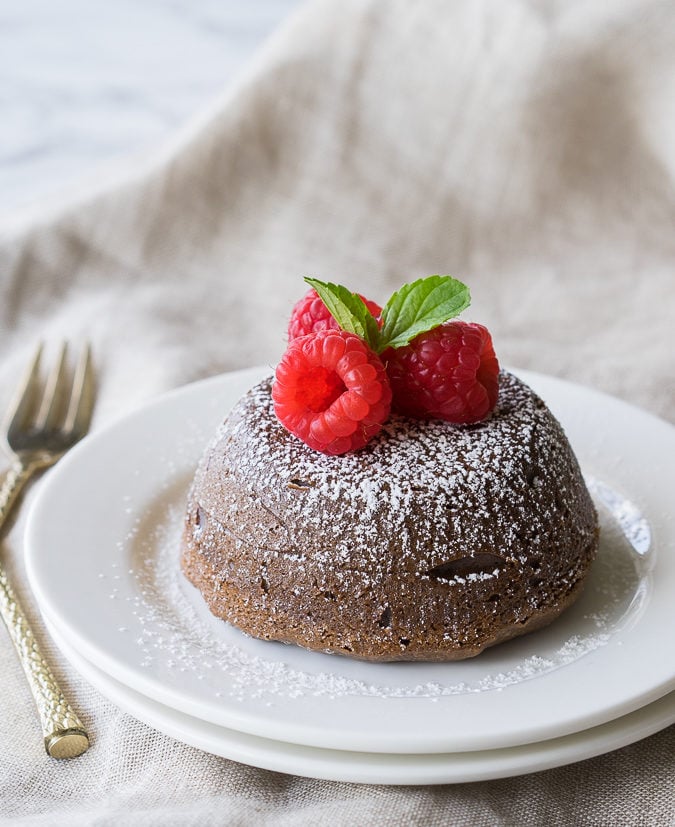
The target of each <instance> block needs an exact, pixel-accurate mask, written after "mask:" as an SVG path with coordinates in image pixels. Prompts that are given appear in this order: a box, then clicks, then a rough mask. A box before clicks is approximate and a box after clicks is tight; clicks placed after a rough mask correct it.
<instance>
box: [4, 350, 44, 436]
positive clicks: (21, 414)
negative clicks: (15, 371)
mask: <svg viewBox="0 0 675 827" xmlns="http://www.w3.org/2000/svg"><path fill="white" fill-rule="evenodd" d="M42 348H43V344H42V342H40V344H39V345H38V347H37V350H36V351H35V355H34V356H33V358H32V360H31V362H30V364H29V365H28V368H27V370H26V372H25V373H24V375H23V378H22V380H21V383H20V385H19V387H18V388H17V391H16V394H15V396H14V398H13V399H12V401H11V403H10V406H9V409H8V410H7V415H6V417H5V421H4V425H5V431H6V433H7V434H9V433H11V432H12V431H14V430H15V429H16V428H22V427H24V426H25V424H26V422H27V420H28V417H29V416H30V414H31V413H32V411H33V408H34V407H35V396H36V390H37V379H38V371H39V367H40V357H41V355H42Z"/></svg>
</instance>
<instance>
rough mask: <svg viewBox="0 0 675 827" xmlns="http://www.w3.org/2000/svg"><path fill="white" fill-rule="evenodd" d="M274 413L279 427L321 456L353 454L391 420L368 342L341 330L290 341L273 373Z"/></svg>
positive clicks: (382, 375) (383, 379)
mask: <svg viewBox="0 0 675 827" xmlns="http://www.w3.org/2000/svg"><path fill="white" fill-rule="evenodd" d="M272 398H273V399H274V411H275V413H276V415H277V418H278V419H279V421H280V422H281V424H282V425H283V426H284V427H285V428H286V429H287V430H289V431H290V432H291V433H292V434H295V436H297V437H299V438H300V439H301V440H302V441H303V442H305V443H307V445H309V447H310V448H313V449H314V450H316V451H322V452H323V453H324V454H344V453H345V452H347V451H356V450H358V449H359V448H363V446H364V445H365V444H366V443H367V442H368V441H369V440H370V439H372V437H374V436H375V434H377V433H379V431H380V429H381V427H382V423H383V422H384V421H385V420H386V419H387V417H388V416H389V409H390V406H391V388H390V387H389V380H388V378H387V373H386V371H385V369H384V365H383V364H382V362H381V361H380V358H379V357H378V356H377V355H376V354H375V353H374V352H373V351H372V350H371V349H370V348H369V347H368V346H367V345H366V343H365V342H364V341H363V340H362V339H360V338H359V337H358V336H355V335H354V334H353V333H347V332H346V331H344V330H320V331H319V332H318V333H311V334H309V335H308V336H301V337H299V338H297V339H294V340H293V341H292V342H291V343H290V344H289V346H288V349H287V350H286V353H284V355H283V357H282V359H281V361H280V362H279V365H278V366H277V370H276V381H275V382H274V385H273V386H272Z"/></svg>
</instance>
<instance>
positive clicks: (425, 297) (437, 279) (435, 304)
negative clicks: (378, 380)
mask: <svg viewBox="0 0 675 827" xmlns="http://www.w3.org/2000/svg"><path fill="white" fill-rule="evenodd" d="M470 301H471V297H470V295H469V288H468V287H467V286H466V285H465V284H462V282H461V281H458V280H457V279H453V278H451V277H450V276H428V277H427V278H424V279H418V280H417V281H414V282H412V283H411V284H404V285H403V287H401V289H400V290H397V291H396V293H394V295H393V296H392V297H391V298H390V299H389V301H388V302H387V304H386V305H385V306H384V308H383V310H382V329H381V330H380V337H379V338H380V341H379V347H378V352H380V353H381V352H382V351H383V350H385V349H386V348H388V347H403V346H404V345H407V344H408V342H410V341H412V340H413V339H414V338H415V336H419V334H420V333H425V332H426V331H427V330H432V329H433V328H434V327H438V325H440V324H443V322H447V321H448V319H452V318H453V317H454V316H457V315H458V314H459V313H461V312H462V310H465V309H466V308H467V307H468V306H469V303H470Z"/></svg>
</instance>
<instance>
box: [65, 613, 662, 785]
mask: <svg viewBox="0 0 675 827" xmlns="http://www.w3.org/2000/svg"><path fill="white" fill-rule="evenodd" d="M49 631H50V633H51V635H52V636H53V638H54V640H55V641H56V643H57V645H58V646H59V647H60V648H61V650H62V651H63V653H64V654H65V656H66V657H67V658H68V660H70V662H71V664H72V665H73V666H74V667H75V669H76V670H77V671H78V672H80V674H81V675H82V676H83V677H84V678H85V679H86V680H88V681H89V682H90V683H91V684H92V685H93V686H95V687H96V688H97V689H98V690H99V692H101V694H102V695H104V696H105V697H107V698H109V699H110V700H111V701H112V702H113V703H115V704H117V706H119V707H120V708H121V709H123V710H124V711H125V712H128V713H129V714H130V715H133V716H134V717H135V718H137V719H138V720H140V721H143V722H144V723H146V724H148V725H149V726H151V727H153V728H154V729H157V730H159V731H160V732H163V733H164V734H165V735H169V736H171V737H172V738H176V739H178V740H179V741H182V742H183V743H185V744H189V745H190V746H193V747H197V748H198V749H203V750H205V751H206V752H211V753H213V754H214V755H220V756H222V757H223V758H229V759H231V760H233V761H239V762H240V763H242V764H250V765H251V766H254V767H261V768H263V769H266V770H275V771H276V772H284V773H289V774H292V775H303V776H306V777H308V778H323V779H326V780H328V781H350V782H356V783H363V784H458V783H462V782H466V781H485V780H488V779H494V778H506V777H509V776H513V775H522V774H523V773H528V772H540V771H541V770H548V769H552V768H553V767H561V766H563V765H565V764H570V763H572V762H574V761H581V760H584V759H586V758H592V757H593V756H596V755H601V754H603V753H605V752H610V751H611V750H615V749H620V748H621V747H624V746H626V745H627V744H632V743H633V742H635V741H639V740H640V739H641V738H646V737H647V736H648V735H651V734H653V733H654V732H658V731H659V730H660V729H662V728H664V727H666V726H668V725H669V724H672V723H675V692H671V693H670V694H668V695H666V696H665V697H663V698H660V699H659V700H658V701H654V702H653V703H651V704H648V705H647V706H644V707H642V709H638V710H637V711H635V712H631V713H630V714H629V715H624V716H623V717H621V718H617V719H616V720H615V721H610V722H609V723H607V724H602V725H601V726H597V727H592V728H591V729H586V730H584V731H583V732H578V733H575V734H573V735H566V736H563V737H562V738H554V739H552V740H550V741H540V742H539V743H536V744H527V745H524V746H520V747H505V748H504V749H496V750H473V751H471V752H455V753H429V754H428V755H410V754H408V755H402V754H396V753H392V754H386V753H372V752H370V753H369V752H351V751H349V750H331V749H320V748H318V747H305V746H302V745H299V744H287V743H284V742H283V741H272V740H270V739H268V738H259V737H257V736H256V735H246V734H245V733H243V732H237V731H236V730H233V729H227V728H225V727H219V726H217V725H216V724H210V723H208V722H207V721H202V720H200V719H199V718H193V717H192V716H190V715H185V714H184V713H182V712H178V711H177V710H175V709H171V708H170V707H168V706H164V705H163V704H160V703H157V701H153V700H152V699H150V698H148V697H146V696H145V695H141V694H140V693H138V692H135V691H134V690H133V689H129V687H127V686H124V684H121V683H120V682H119V681H116V680H115V679H114V678H113V677H111V676H110V675H108V674H106V673H105V672H102V671H101V670H100V669H97V667H96V666H94V665H93V664H91V663H89V662H88V661H87V660H85V659H84V658H83V657H81V656H79V655H77V654H76V653H75V652H74V651H73V650H72V649H71V648H70V647H69V646H68V645H67V644H66V643H65V642H64V641H63V640H62V639H61V638H60V637H59V635H58V632H57V631H56V630H55V629H54V628H53V627H49ZM94 736H95V733H94Z"/></svg>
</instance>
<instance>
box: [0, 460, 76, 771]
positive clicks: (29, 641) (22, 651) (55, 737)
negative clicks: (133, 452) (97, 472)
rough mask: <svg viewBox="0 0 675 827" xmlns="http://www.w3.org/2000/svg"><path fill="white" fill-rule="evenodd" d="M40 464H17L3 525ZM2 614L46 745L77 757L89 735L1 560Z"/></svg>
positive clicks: (8, 481)
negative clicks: (22, 606) (48, 659)
mask: <svg viewBox="0 0 675 827" xmlns="http://www.w3.org/2000/svg"><path fill="white" fill-rule="evenodd" d="M38 467H39V466H38V465H25V464H22V463H16V464H15V465H13V466H12V467H11V468H10V469H9V471H8V472H7V475H6V477H5V479H4V481H3V483H2V486H0V527H2V525H3V523H4V522H5V520H6V519H7V516H8V515H9V513H10V511H11V509H12V506H13V504H14V503H15V502H16V500H17V498H18V496H19V494H20V493H21V491H22V489H23V487H24V486H25V484H26V483H27V482H28V480H29V479H30V478H31V476H32V475H33V473H34V472H35V471H36V470H37V469H38ZM0 614H1V615H2V619H3V620H4V621H5V625H6V626H7V630H8V631H9V636H10V638H11V639H12V643H13V644H14V648H15V649H16V651H17V654H18V656H19V660H20V661H21V666H22V667H23V671H24V672H25V673H26V677H27V678H28V685H29V686H30V689H31V692H32V694H33V699H34V700H35V704H36V706H37V709H38V714H39V716H40V723H41V725H42V735H43V737H44V743H45V749H46V750H47V752H48V753H49V755H51V756H52V758H75V757H76V756H77V755H81V754H82V753H83V752H84V751H85V750H86V749H87V748H88V746H89V738H88V737H87V733H86V731H85V729H84V726H83V725H82V722H81V721H80V719H79V718H78V717H77V715H76V714H75V712H74V711H73V709H72V707H71V706H70V704H69V703H68V701H66V699H65V698H64V696H63V693H62V692H61V689H60V688H59V685H58V683H57V682H56V678H55V677H54V675H53V674H52V671H51V669H50V668H49V666H48V664H47V661H46V660H45V659H44V656H43V655H42V652H41V651H40V648H39V647H38V644H37V641H36V640H35V636H34V635H33V631H32V630H31V628H30V625H29V624H28V620H27V619H26V615H25V614H24V612H23V609H22V608H21V604H20V603H19V601H18V600H17V597H16V595H15V594H14V590H13V589H12V587H11V585H10V583H9V580H8V579H7V574H6V572H5V570H4V567H3V566H2V563H0Z"/></svg>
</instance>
